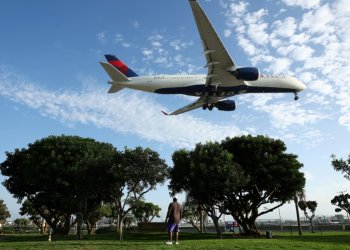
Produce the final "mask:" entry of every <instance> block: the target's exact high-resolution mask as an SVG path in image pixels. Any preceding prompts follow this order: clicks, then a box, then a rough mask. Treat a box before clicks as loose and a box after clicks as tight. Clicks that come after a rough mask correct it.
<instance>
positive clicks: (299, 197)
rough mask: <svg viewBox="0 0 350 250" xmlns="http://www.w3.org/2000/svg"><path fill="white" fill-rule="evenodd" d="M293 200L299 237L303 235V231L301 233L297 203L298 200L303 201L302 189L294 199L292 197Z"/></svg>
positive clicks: (303, 193)
mask: <svg viewBox="0 0 350 250" xmlns="http://www.w3.org/2000/svg"><path fill="white" fill-rule="evenodd" d="M293 200H294V205H295V211H296V214H297V222H298V230H299V235H303V231H302V228H301V222H300V215H299V206H298V203H299V200H300V201H302V200H305V192H304V189H303V190H302V191H300V192H297V193H296V194H295V195H294V197H293Z"/></svg>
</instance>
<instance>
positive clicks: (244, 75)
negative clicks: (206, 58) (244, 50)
mask: <svg viewBox="0 0 350 250" xmlns="http://www.w3.org/2000/svg"><path fill="white" fill-rule="evenodd" d="M231 74H232V75H234V76H235V77H236V78H237V79H238V80H244V81H256V80H258V78H259V69H258V68H255V67H245V68H238V69H236V70H235V71H231Z"/></svg>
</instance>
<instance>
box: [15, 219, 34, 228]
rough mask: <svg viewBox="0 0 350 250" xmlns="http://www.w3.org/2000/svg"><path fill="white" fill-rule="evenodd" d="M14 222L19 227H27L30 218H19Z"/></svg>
mask: <svg viewBox="0 0 350 250" xmlns="http://www.w3.org/2000/svg"><path fill="white" fill-rule="evenodd" d="M13 224H14V225H15V226H16V227H19V228H26V227H28V226H29V225H30V220H29V219H27V218H17V219H15V220H14V221H13Z"/></svg>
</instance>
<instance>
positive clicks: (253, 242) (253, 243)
mask: <svg viewBox="0 0 350 250" xmlns="http://www.w3.org/2000/svg"><path fill="white" fill-rule="evenodd" d="M1 237H2V238H1V241H0V249H92V250H95V249H135V250H136V249H137V250H139V249H140V250H141V249H264V250H267V249H268V250H271V249H299V250H301V249H322V250H324V249H337V250H338V249H350V233H348V232H323V234H322V235H321V233H315V234H311V233H304V235H303V236H297V235H295V234H294V235H293V236H291V235H290V234H288V233H278V234H275V235H274V238H273V239H265V238H261V239H258V238H245V237H235V236H229V235H225V237H224V239H221V240H219V239H216V235H215V234H202V235H200V234H191V233H182V234H180V244H179V245H172V246H169V245H165V241H166V239H167V235H166V233H143V234H140V233H127V234H126V235H125V237H124V239H125V240H124V241H118V240H116V236H115V234H111V233H109V234H99V235H93V236H84V240H82V241H77V240H75V236H60V237H59V236H53V237H52V241H51V242H49V241H48V240H47V239H48V238H47V236H45V237H44V236H38V235H4V236H1Z"/></svg>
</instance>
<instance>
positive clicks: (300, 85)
mask: <svg viewBox="0 0 350 250" xmlns="http://www.w3.org/2000/svg"><path fill="white" fill-rule="evenodd" d="M298 88H299V89H298V90H299V91H303V90H304V89H306V85H305V84H304V83H302V82H300V81H298Z"/></svg>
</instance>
